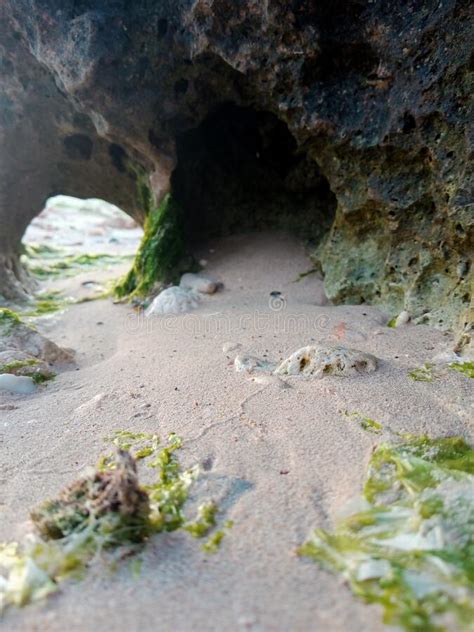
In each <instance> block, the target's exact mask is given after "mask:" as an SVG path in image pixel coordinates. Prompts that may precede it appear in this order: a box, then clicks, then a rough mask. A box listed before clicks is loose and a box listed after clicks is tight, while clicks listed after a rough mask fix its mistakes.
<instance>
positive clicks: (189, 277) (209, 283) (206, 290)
mask: <svg viewBox="0 0 474 632" xmlns="http://www.w3.org/2000/svg"><path fill="white" fill-rule="evenodd" d="M221 286H222V284H221V283H218V282H217V281H214V280H213V279H210V278H209V277H206V276H203V275H201V274H193V273H192V272H186V274H183V276H182V277H181V281H180V282H179V287H182V288H184V289H185V290H194V291H195V292H199V293H201V294H214V292H217V290H218V289H219V288H220V287H221Z"/></svg>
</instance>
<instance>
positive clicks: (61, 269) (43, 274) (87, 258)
mask: <svg viewBox="0 0 474 632" xmlns="http://www.w3.org/2000/svg"><path fill="white" fill-rule="evenodd" d="M131 258H132V257H131V256H129V255H108V254H104V253H97V254H81V255H68V256H65V257H62V258H61V260H59V261H48V262H43V263H42V264H41V265H38V264H32V263H29V264H28V270H29V271H30V272H31V274H32V275H33V276H35V277H36V278H37V279H40V280H48V279H52V278H56V277H68V276H74V275H75V274H79V273H80V272H82V271H83V270H87V269H90V268H93V267H96V268H97V267H100V266H102V265H115V264H118V263H123V262H124V261H129V260H130V259H131Z"/></svg>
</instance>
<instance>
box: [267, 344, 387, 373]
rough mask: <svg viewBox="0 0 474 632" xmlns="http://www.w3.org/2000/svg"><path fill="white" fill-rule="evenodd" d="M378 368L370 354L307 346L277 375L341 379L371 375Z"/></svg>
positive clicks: (352, 350) (288, 361)
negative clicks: (363, 374)
mask: <svg viewBox="0 0 474 632" xmlns="http://www.w3.org/2000/svg"><path fill="white" fill-rule="evenodd" d="M376 368H377V358H376V357H375V356H373V355H371V354H370V353H364V352H363V351H358V350H357V349H349V348H347V347H341V346H334V347H333V346H311V345H310V346H307V347H302V348H301V349H298V351H295V352H294V353H293V354H292V355H291V356H290V357H289V358H287V359H286V360H284V361H283V362H282V363H281V364H280V365H279V366H278V367H277V369H276V370H275V374H276V375H302V376H305V377H317V378H320V377H325V376H327V375H335V376H340V377H345V376H355V375H359V374H360V373H370V372H372V371H375V369H376Z"/></svg>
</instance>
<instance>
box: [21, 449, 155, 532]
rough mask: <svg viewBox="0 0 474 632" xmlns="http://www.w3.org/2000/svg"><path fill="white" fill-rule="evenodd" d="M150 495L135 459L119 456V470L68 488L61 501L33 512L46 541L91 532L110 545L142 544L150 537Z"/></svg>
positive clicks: (125, 454)
mask: <svg viewBox="0 0 474 632" xmlns="http://www.w3.org/2000/svg"><path fill="white" fill-rule="evenodd" d="M149 513H150V505H149V500H148V494H147V493H146V492H145V491H144V490H143V489H142V488H141V487H140V485H139V483H138V476H137V469H136V464H135V461H134V459H133V458H132V457H131V456H130V454H129V453H128V452H125V451H123V450H121V451H119V452H118V456H117V459H116V464H115V468H114V469H111V470H105V471H97V470H96V471H94V472H92V473H91V474H88V475H86V476H84V477H83V478H80V479H79V480H77V481H75V482H74V483H72V485H70V486H69V487H66V488H65V489H64V490H63V491H62V492H61V493H60V494H59V496H58V497H57V498H55V499H53V500H47V501H45V502H44V503H42V504H41V505H39V506H38V507H37V508H36V509H34V510H33V511H32V512H31V520H32V521H33V523H34V524H35V526H36V528H37V529H38V531H39V533H40V534H41V536H42V537H43V538H45V539H46V540H50V539H53V540H56V539H61V538H65V537H67V536H69V535H71V534H73V533H77V532H80V531H82V530H85V529H87V528H91V529H92V530H95V529H97V531H98V532H99V533H100V535H102V536H103V537H105V538H106V540H107V543H108V544H117V543H120V542H123V543H125V542H141V541H142V540H144V539H145V538H146V536H147V535H149V533H150V525H149Z"/></svg>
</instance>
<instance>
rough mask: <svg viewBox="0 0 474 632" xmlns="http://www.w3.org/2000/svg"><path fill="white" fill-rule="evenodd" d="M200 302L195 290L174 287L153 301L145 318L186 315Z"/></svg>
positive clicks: (164, 291)
mask: <svg viewBox="0 0 474 632" xmlns="http://www.w3.org/2000/svg"><path fill="white" fill-rule="evenodd" d="M199 300H200V299H199V294H197V293H196V292H194V291H193V290H185V289H184V288H182V287H177V286H176V285H173V286H172V287H169V288H168V289H166V290H163V291H162V292H160V293H159V294H158V296H156V297H155V298H154V299H153V302H152V303H151V305H150V306H149V307H148V309H147V310H146V312H145V316H146V317H147V318H148V317H149V316H155V315H159V314H184V313H185V312H189V311H191V310H192V309H195V308H196V307H197V306H198V305H199Z"/></svg>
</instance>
